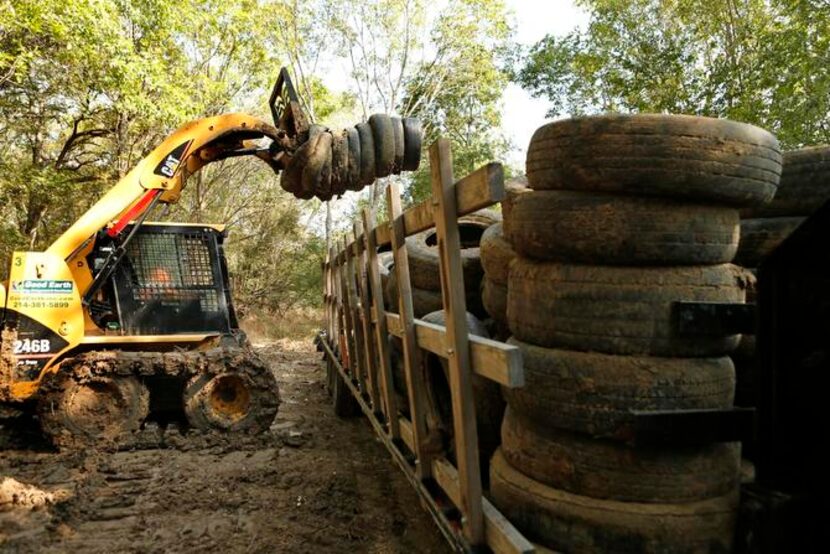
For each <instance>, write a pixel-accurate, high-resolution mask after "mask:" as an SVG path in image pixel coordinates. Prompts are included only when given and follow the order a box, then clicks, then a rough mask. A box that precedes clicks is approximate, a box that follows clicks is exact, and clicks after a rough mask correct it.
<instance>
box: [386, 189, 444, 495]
mask: <svg viewBox="0 0 830 554" xmlns="http://www.w3.org/2000/svg"><path fill="white" fill-rule="evenodd" d="M386 194H387V201H388V202H389V223H390V230H391V231H392V253H393V255H394V257H395V274H396V278H397V279H396V280H397V282H398V313H399V314H400V318H401V328H402V329H403V337H402V340H403V363H404V374H405V375H406V389H407V395H408V397H409V413H410V416H411V417H412V435H413V438H414V443H415V456H416V458H417V464H418V465H417V467H416V472H417V475H418V477H419V478H421V479H425V478H427V477H429V476H430V475H431V474H432V457H433V455H432V452H431V451H430V448H429V447H428V444H427V441H428V436H427V426H426V414H425V412H424V406H425V397H424V395H425V391H426V388H425V386H424V380H423V376H422V375H421V372H420V370H419V368H420V363H421V353H420V352H419V350H418V343H417V342H416V339H415V310H414V308H413V307H412V285H411V284H410V280H409V258H408V256H407V253H406V231H405V230H404V226H403V215H402V214H403V210H402V208H401V193H400V190H399V185H398V184H397V183H395V182H392V183H389V187H388V188H387V189H386Z"/></svg>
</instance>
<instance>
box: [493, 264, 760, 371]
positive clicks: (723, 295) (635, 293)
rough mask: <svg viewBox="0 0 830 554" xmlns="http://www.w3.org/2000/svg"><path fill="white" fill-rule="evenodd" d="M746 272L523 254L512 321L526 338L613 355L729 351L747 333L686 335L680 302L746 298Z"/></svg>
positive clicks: (512, 283)
mask: <svg viewBox="0 0 830 554" xmlns="http://www.w3.org/2000/svg"><path fill="white" fill-rule="evenodd" d="M745 286H746V282H745V279H744V277H743V270H741V269H740V268H738V267H736V266H732V265H729V264H723V265H714V266H688V267H642V268H640V267H612V266H581V265H565V264H555V263H543V262H534V261H531V260H528V259H526V258H521V257H519V258H516V259H515V260H514V261H513V263H512V264H511V265H510V280H509V286H508V298H507V319H508V323H509V325H510V330H511V331H512V332H513V334H514V335H515V336H516V337H517V338H518V339H519V340H522V341H525V342H530V343H532V344H538V345H541V346H550V347H558V348H567V349H572V350H580V351H593V352H603V353H606V354H634V355H638V354H642V355H651V356H679V357H704V356H721V355H723V354H728V353H729V352H730V351H732V350H734V349H735V347H736V346H737V344H738V339H739V338H740V335H729V336H717V335H706V336H680V335H678V334H676V333H675V332H674V320H673V309H672V305H673V303H674V302H677V301H684V300H686V301H698V302H739V303H742V302H744V289H745Z"/></svg>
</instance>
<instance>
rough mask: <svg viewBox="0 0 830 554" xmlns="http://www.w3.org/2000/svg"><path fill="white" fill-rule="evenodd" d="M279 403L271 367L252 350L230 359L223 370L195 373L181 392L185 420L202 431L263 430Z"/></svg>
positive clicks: (256, 431)
mask: <svg viewBox="0 0 830 554" xmlns="http://www.w3.org/2000/svg"><path fill="white" fill-rule="evenodd" d="M279 403H280V398H279V393H278V388H277V382H276V379H275V378H274V375H273V373H272V372H271V369H270V368H269V367H268V366H267V365H266V364H265V363H263V362H262V361H260V360H259V358H258V357H256V356H254V355H253V354H252V353H247V354H246V355H242V356H239V357H238V358H237V359H229V360H228V364H227V367H226V368H225V371H220V372H217V373H212V372H211V373H201V374H197V375H194V376H193V377H191V378H190V380H189V381H188V382H187V384H186V385H185V388H184V392H183V394H182V406H183V408H184V413H185V416H186V417H187V421H188V423H189V424H190V425H191V426H192V427H194V428H196V429H199V430H201V431H223V432H232V433H237V432H247V433H262V432H265V431H267V430H268V428H269V427H270V426H271V424H272V423H273V421H274V418H275V417H276V415H277V409H278V408H279Z"/></svg>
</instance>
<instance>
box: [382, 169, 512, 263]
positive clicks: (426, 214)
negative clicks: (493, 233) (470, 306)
mask: <svg viewBox="0 0 830 554" xmlns="http://www.w3.org/2000/svg"><path fill="white" fill-rule="evenodd" d="M455 198H456V205H457V211H456V214H457V215H458V216H462V215H467V214H469V213H473V212H475V211H477V210H481V209H482V208H487V207H489V206H492V205H493V204H496V203H498V202H501V201H502V200H504V168H503V167H502V165H501V164H498V163H490V164H487V165H485V166H484V167H481V168H479V169H477V170H476V171H474V172H473V173H471V174H469V175H467V176H466V177H464V178H463V179H461V180H460V181H458V182H457V183H456V184H455ZM434 226H435V214H434V208H433V206H432V202H430V201H427V202H422V203H420V204H418V205H417V206H414V207H412V208H410V209H408V210H406V212H404V214H403V229H404V234H405V235H406V236H408V237H409V236H412V235H414V234H415V233H420V232H421V231H426V230H427V229H431V228H432V227H434ZM374 233H375V243H376V244H377V245H378V246H385V245H387V244H391V243H392V235H391V231H390V227H389V222H386V223H381V224H380V225H378V226H377V227H376V228H375V231H374Z"/></svg>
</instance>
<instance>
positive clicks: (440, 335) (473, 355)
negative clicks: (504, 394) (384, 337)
mask: <svg viewBox="0 0 830 554" xmlns="http://www.w3.org/2000/svg"><path fill="white" fill-rule="evenodd" d="M385 319H386V325H387V329H388V330H389V333H390V334H391V335H394V336H396V337H400V336H401V333H402V332H403V331H402V330H401V319H400V316H399V315H398V314H393V313H389V312H387V314H386V318H385ZM415 340H416V342H417V343H418V347H419V348H422V349H424V350H426V351H427V352H431V353H433V354H437V355H438V356H441V357H442V358H446V357H447V347H446V344H447V342H446V340H447V339H446V327H444V326H443V325H437V324H434V323H429V322H426V321H423V320H420V319H416V320H415ZM470 363H471V364H472V368H473V372H474V373H476V374H477V375H481V376H482V377H487V378H488V379H490V380H491V381H495V382H496V383H499V384H500V385H502V386H505V387H508V388H511V389H512V388H517V387H523V386H524V382H525V378H524V366H523V365H522V353H521V350H519V348H518V347H516V346H513V345H512V344H505V343H503V342H499V341H496V340H491V339H488V338H485V337H479V336H476V335H470Z"/></svg>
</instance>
